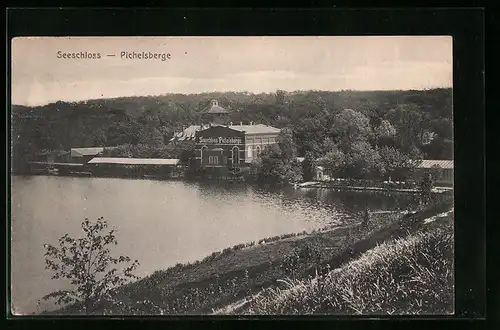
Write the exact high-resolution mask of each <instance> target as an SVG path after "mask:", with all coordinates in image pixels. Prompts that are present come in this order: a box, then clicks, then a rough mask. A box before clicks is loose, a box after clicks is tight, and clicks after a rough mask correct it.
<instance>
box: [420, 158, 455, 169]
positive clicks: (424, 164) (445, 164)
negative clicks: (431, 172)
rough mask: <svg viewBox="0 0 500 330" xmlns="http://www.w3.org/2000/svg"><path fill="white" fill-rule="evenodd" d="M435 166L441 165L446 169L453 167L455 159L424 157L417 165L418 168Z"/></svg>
mask: <svg viewBox="0 0 500 330" xmlns="http://www.w3.org/2000/svg"><path fill="white" fill-rule="evenodd" d="M433 166H439V167H441V168H445V169H453V160H431V159H424V160H423V161H422V162H421V163H420V164H419V165H418V166H417V167H418V168H432V167H433Z"/></svg>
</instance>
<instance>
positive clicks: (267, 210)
mask: <svg viewBox="0 0 500 330" xmlns="http://www.w3.org/2000/svg"><path fill="white" fill-rule="evenodd" d="M11 196H12V199H11V239H12V244H11V276H12V281H11V282H12V283H11V284H12V285H11V288H12V291H11V293H12V305H13V312H15V313H16V314H28V313H33V312H38V311H40V310H41V309H44V308H47V309H51V308H52V305H51V304H48V303H42V304H41V305H40V306H37V301H38V299H39V298H40V297H42V296H43V295H45V294H47V293H50V292H52V291H54V290H56V289H62V288H64V287H65V286H66V285H67V284H65V283H64V282H62V281H57V280H52V279H51V273H50V272H49V271H46V270H45V269H44V267H45V262H44V248H43V245H44V244H45V243H50V244H56V243H57V240H58V238H60V237H61V236H63V235H64V234H66V233H69V234H70V235H73V236H80V234H81V227H80V225H81V221H82V220H84V219H85V218H89V219H90V220H95V219H97V218H98V217H101V216H102V217H104V219H105V220H106V221H108V223H109V224H110V226H113V227H115V228H116V229H117V239H118V246H117V247H116V248H115V250H114V253H115V254H123V255H128V256H130V257H131V258H132V259H138V260H139V262H140V268H139V269H138V272H137V274H138V275H140V276H146V275H148V274H151V273H153V272H154V271H155V270H159V269H165V268H167V267H169V266H172V265H175V264H176V263H178V262H189V261H194V260H198V259H202V258H203V257H205V256H207V255H209V254H211V253H212V252H214V251H219V250H222V249H223V248H225V247H228V246H233V245H236V244H239V243H244V242H250V241H254V240H258V239H260V238H265V237H270V236H275V235H281V234H285V233H291V232H300V231H303V230H312V229H314V228H318V227H322V226H324V225H326V224H331V223H341V222H342V221H343V220H344V221H345V219H346V218H347V217H346V215H348V214H352V213H353V212H359V211H362V210H364V209H365V208H366V207H368V208H370V210H391V209H395V208H398V207H401V208H404V207H405V206H406V205H407V203H408V202H409V200H410V198H411V196H409V195H395V194H393V195H385V194H381V193H368V192H366V193H365V192H335V191H332V190H326V189H293V188H288V189H280V190H276V189H274V190H273V189H264V188H257V187H253V186H245V185H234V184H225V185H222V184H207V183H187V182H181V181H155V180H131V179H110V178H71V177H56V176H27V177H25V176H13V177H12V195H11Z"/></svg>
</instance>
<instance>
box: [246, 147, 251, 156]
mask: <svg viewBox="0 0 500 330" xmlns="http://www.w3.org/2000/svg"><path fill="white" fill-rule="evenodd" d="M247 157H248V158H251V157H252V146H248V149H247Z"/></svg>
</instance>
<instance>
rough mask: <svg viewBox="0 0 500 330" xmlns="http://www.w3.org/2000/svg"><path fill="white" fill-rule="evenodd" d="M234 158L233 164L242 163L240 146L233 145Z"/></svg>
mask: <svg viewBox="0 0 500 330" xmlns="http://www.w3.org/2000/svg"><path fill="white" fill-rule="evenodd" d="M232 160H233V165H236V164H239V163H240V149H239V148H238V147H233V149H232Z"/></svg>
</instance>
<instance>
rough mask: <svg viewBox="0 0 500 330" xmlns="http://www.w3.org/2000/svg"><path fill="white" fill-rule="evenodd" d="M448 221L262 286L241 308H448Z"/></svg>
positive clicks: (299, 310) (444, 310)
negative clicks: (337, 264) (313, 272)
mask: <svg viewBox="0 0 500 330" xmlns="http://www.w3.org/2000/svg"><path fill="white" fill-rule="evenodd" d="M451 226H452V224H451V221H449V219H448V220H440V222H439V223H437V224H436V225H432V226H431V227H430V228H429V229H426V230H423V231H421V232H418V233H416V234H413V235H409V236H407V237H405V238H398V239H394V240H392V241H390V242H384V243H382V244H380V245H378V246H376V247H375V248H373V249H371V250H368V251H367V252H365V253H364V254H363V255H362V256H361V257H359V258H358V259H356V260H353V261H351V262H349V263H347V264H346V265H344V266H343V267H341V268H339V269H336V270H334V271H330V272H328V273H327V274H326V275H318V276H316V277H313V278H311V279H308V280H291V281H287V280H285V281H283V283H284V285H285V287H286V288H285V289H281V288H271V289H268V290H264V292H261V294H259V296H258V297H257V298H254V299H252V300H251V301H250V303H249V304H248V305H247V307H246V309H243V310H239V311H238V313H244V314H398V315H402V314H450V313H452V312H453V237H452V234H453V230H452V227H451Z"/></svg>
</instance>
